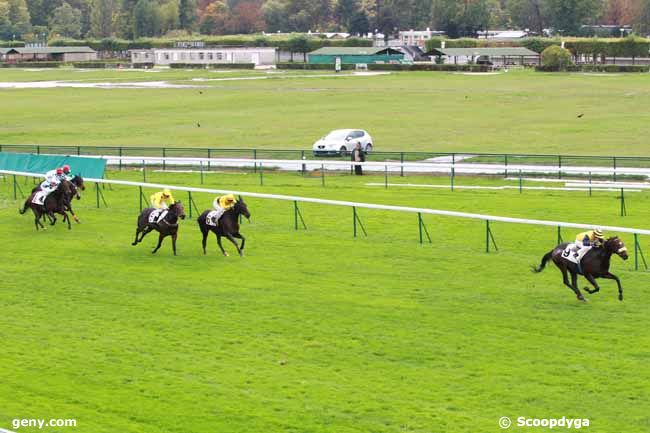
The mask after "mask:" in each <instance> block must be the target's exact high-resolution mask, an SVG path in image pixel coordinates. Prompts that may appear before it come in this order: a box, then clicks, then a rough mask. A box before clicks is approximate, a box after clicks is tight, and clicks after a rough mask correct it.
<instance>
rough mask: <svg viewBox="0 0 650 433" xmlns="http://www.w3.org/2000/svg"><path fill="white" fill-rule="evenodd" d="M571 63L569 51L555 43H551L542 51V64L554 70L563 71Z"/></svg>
mask: <svg viewBox="0 0 650 433" xmlns="http://www.w3.org/2000/svg"><path fill="white" fill-rule="evenodd" d="M572 64H573V60H572V58H571V52H570V51H569V50H567V49H565V48H562V47H559V46H557V45H551V46H550V47H548V48H546V49H545V50H544V51H542V65H544V66H546V67H549V68H552V69H554V70H556V71H564V70H566V68H567V67H568V66H570V65H572Z"/></svg>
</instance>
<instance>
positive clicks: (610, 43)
mask: <svg viewBox="0 0 650 433" xmlns="http://www.w3.org/2000/svg"><path fill="white" fill-rule="evenodd" d="M443 41H444V42H445V47H446V48H487V47H495V48H496V47H502V46H509V47H513V46H514V47H525V48H528V49H529V50H532V51H535V52H536V53H541V52H542V51H544V50H545V49H546V48H548V47H549V46H551V45H561V44H562V40H560V39H555V38H524V39H520V40H516V41H492V40H489V39H469V38H464V39H447V40H445V39H443V38H432V39H429V40H428V41H427V45H426V48H427V51H430V50H432V49H434V48H440V47H441V46H442V42H443ZM563 41H564V47H565V48H566V49H568V50H569V51H571V53H572V54H573V55H574V56H579V55H588V56H607V57H649V56H650V39H642V38H635V37H631V36H630V37H627V38H606V39H598V38H571V39H563Z"/></svg>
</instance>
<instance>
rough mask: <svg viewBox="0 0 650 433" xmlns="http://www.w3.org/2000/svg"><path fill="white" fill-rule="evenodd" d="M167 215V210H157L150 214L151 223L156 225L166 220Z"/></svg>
mask: <svg viewBox="0 0 650 433" xmlns="http://www.w3.org/2000/svg"><path fill="white" fill-rule="evenodd" d="M166 215H167V209H155V210H154V211H152V212H151V213H150V214H149V222H150V223H152V224H154V223H157V222H158V221H160V220H161V219H163V218H165V216H166Z"/></svg>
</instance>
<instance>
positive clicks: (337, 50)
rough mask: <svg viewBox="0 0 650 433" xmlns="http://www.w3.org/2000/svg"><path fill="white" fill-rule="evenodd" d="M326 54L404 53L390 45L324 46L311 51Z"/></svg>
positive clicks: (371, 54) (367, 54) (316, 53)
mask: <svg viewBox="0 0 650 433" xmlns="http://www.w3.org/2000/svg"><path fill="white" fill-rule="evenodd" d="M309 54H310V55H311V54H313V55H324V56H374V55H378V54H403V53H402V52H400V51H397V50H395V49H393V48H390V47H323V48H319V49H317V50H316V51H312V52H311V53H309Z"/></svg>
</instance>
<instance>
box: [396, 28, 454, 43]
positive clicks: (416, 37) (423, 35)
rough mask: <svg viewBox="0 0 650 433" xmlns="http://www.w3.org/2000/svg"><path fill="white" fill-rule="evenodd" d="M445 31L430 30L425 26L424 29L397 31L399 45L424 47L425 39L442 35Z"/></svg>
mask: <svg viewBox="0 0 650 433" xmlns="http://www.w3.org/2000/svg"><path fill="white" fill-rule="evenodd" d="M444 35H445V32H439V31H436V30H431V29H429V28H428V27H427V29H426V30H407V31H401V32H399V45H410V46H413V45H417V46H418V47H420V48H424V47H425V46H426V44H427V41H428V40H429V39H431V38H433V37H436V36H444Z"/></svg>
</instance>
